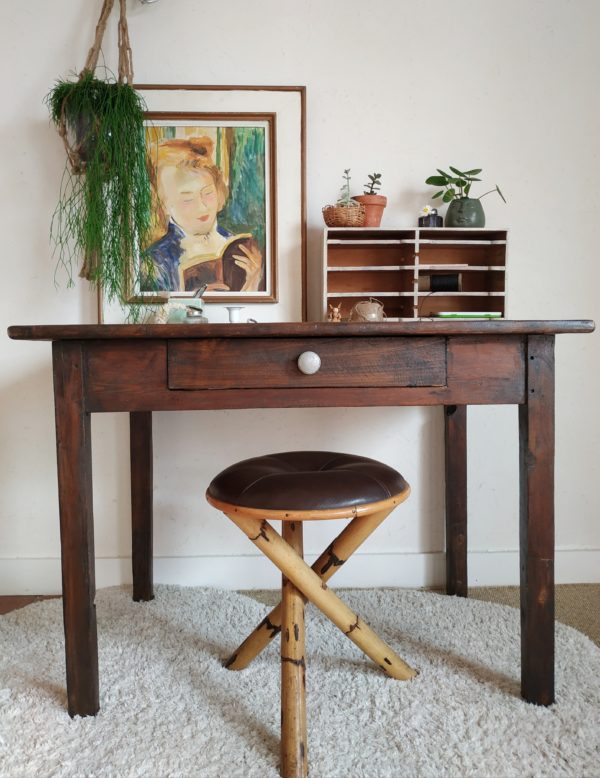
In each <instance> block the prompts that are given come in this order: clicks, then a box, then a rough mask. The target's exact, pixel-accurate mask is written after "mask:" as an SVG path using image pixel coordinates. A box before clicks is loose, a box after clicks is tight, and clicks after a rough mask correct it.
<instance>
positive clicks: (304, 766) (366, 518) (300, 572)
mask: <svg viewBox="0 0 600 778" xmlns="http://www.w3.org/2000/svg"><path fill="white" fill-rule="evenodd" d="M409 493H410V488H409V487H408V486H407V487H406V489H405V490H404V491H403V492H401V493H399V494H396V495H393V496H392V497H390V498H389V499H387V500H383V501H381V502H377V503H370V504H365V505H358V506H352V507H345V508H334V509H331V510H321V511H316V510H315V511H298V510H293V511H283V510H261V509H257V508H247V507H243V506H240V505H234V504H231V503H225V502H222V501H220V500H217V499H215V498H213V497H212V496H211V495H210V494H207V495H206V497H207V500H208V501H209V502H210V503H211V505H213V506H214V507H216V508H218V509H219V510H221V511H222V512H223V513H225V515H226V516H228V517H229V518H230V519H231V520H232V521H233V522H234V524H237V526H238V527H239V528H240V529H241V530H242V532H244V533H245V534H246V535H247V536H248V538H250V540H251V541H252V542H253V543H254V544H255V545H256V546H257V547H258V548H259V549H260V550H261V551H262V552H263V553H264V554H265V556H267V557H268V558H269V559H270V560H271V561H272V562H273V563H274V564H275V565H276V566H277V567H278V568H279V570H281V572H282V574H283V579H282V602H281V603H280V605H278V606H277V607H276V608H274V609H273V610H272V611H271V613H269V615H268V616H267V617H266V618H265V619H263V621H261V623H260V624H259V625H258V626H257V627H256V629H255V630H254V631H253V632H252V633H251V634H250V635H249V636H248V638H246V640H245V641H244V642H243V643H242V644H241V645H240V646H239V648H238V649H237V650H236V651H234V653H233V654H232V655H231V657H230V658H229V659H228V660H227V662H226V667H228V668H229V669H230V670H242V669H243V668H245V667H247V666H248V664H249V663H250V662H251V661H252V660H253V659H254V658H255V657H256V656H258V654H259V653H260V652H261V651H262V650H263V649H264V648H265V646H267V645H268V643H269V642H270V641H271V640H272V639H273V638H274V637H275V635H277V634H278V633H279V632H281V774H282V776H283V777H284V778H304V777H305V776H306V775H307V773H308V757H307V738H306V703H305V693H304V686H305V657H304V604H305V602H306V601H307V600H308V601H309V602H312V603H313V605H315V606H316V607H317V608H319V610H321V611H322V612H323V613H324V614H325V615H326V616H327V617H328V618H329V619H330V620H331V621H332V622H333V623H334V624H335V625H336V627H338V628H339V629H340V630H341V631H342V632H343V633H344V634H345V635H346V636H347V637H348V638H349V639H350V640H352V642H353V643H355V644H356V645H357V646H358V647H359V648H360V649H361V650H362V651H363V652H364V653H365V654H366V655H367V656H368V657H369V658H370V659H372V660H373V661H374V662H375V663H376V664H377V665H378V666H379V667H380V668H381V669H382V670H383V671H384V672H386V673H387V674H388V675H389V676H391V677H392V678H396V679H398V680H408V679H410V678H412V677H414V676H415V675H416V671H415V670H413V669H412V668H411V667H409V665H407V664H406V663H405V662H404V661H403V660H402V659H400V657H399V656H398V655H397V654H396V653H395V652H394V651H393V650H392V649H391V648H390V647H389V646H388V645H387V644H386V643H385V642H384V641H383V640H381V639H380V638H379V637H378V636H377V635H376V634H375V633H374V632H373V630H372V629H371V628H370V627H369V626H368V625H367V624H366V623H365V622H364V621H363V620H362V619H361V618H360V617H359V616H357V615H356V614H355V613H353V611H352V610H351V609H350V608H349V607H348V606H347V605H345V604H344V603H343V602H342V600H340V599H339V597H337V595H336V594H334V593H333V592H332V591H331V590H330V589H329V588H328V587H327V584H326V581H328V580H329V579H330V578H331V576H332V575H334V574H335V572H336V570H337V569H338V568H339V567H340V565H342V564H344V562H345V561H347V559H348V558H349V557H350V556H351V555H352V554H353V553H354V551H356V549H357V548H358V547H359V546H360V545H361V544H362V543H363V542H364V541H365V540H366V539H367V538H368V537H369V535H370V534H371V533H372V532H373V531H374V530H375V529H376V528H377V527H378V526H379V525H380V524H381V523H382V522H383V520H384V519H385V518H386V517H387V516H388V515H389V514H390V513H391V511H392V510H393V509H394V508H395V507H396V506H397V505H399V504H400V503H402V502H404V500H405V499H406V498H407V497H408V495H409ZM344 518H351V519H352V521H351V522H350V524H348V525H347V526H346V527H345V528H344V530H343V531H342V532H341V533H340V534H339V535H338V537H337V538H336V539H335V540H334V541H333V542H332V543H331V544H330V545H329V546H328V548H327V549H326V550H325V551H324V552H323V553H322V554H321V556H320V557H319V558H318V559H317V561H316V562H315V563H314V564H313V566H312V568H311V567H309V566H308V565H307V564H306V562H305V561H304V559H303V543H302V522H304V521H310V520H322V519H344ZM269 521H281V522H282V534H281V535H280V534H279V533H278V532H277V531H276V530H275V529H273V527H272V526H271V524H270V523H269Z"/></svg>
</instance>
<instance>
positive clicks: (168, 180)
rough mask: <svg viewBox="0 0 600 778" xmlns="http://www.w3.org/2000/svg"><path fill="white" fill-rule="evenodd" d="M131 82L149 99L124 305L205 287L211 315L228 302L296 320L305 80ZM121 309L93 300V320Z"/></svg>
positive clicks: (302, 278) (172, 300)
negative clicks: (147, 230)
mask: <svg viewBox="0 0 600 778" xmlns="http://www.w3.org/2000/svg"><path fill="white" fill-rule="evenodd" d="M136 89H137V90H138V91H139V92H140V93H141V94H142V96H143V97H144V100H145V102H146V105H147V107H148V111H147V113H146V118H147V121H146V123H145V138H146V148H147V154H148V169H149V171H150V178H151V183H152V230H151V234H150V237H149V239H148V240H147V241H146V242H145V244H144V245H141V246H140V252H139V255H138V256H137V257H136V258H134V260H133V261H134V263H136V265H135V267H132V268H131V269H130V273H129V278H130V279H132V280H131V281H130V285H129V289H130V294H129V302H130V303H132V304H140V303H142V304H148V305H149V306H152V305H153V304H159V303H160V304H164V303H165V300H166V299H168V301H169V304H170V305H181V304H185V302H186V299H187V298H190V297H193V296H194V294H195V293H196V292H197V290H198V289H204V290H205V291H204V292H203V300H204V301H205V302H206V303H210V305H207V306H205V312H206V314H207V316H208V318H209V319H210V320H211V321H220V320H223V321H225V320H226V311H225V308H224V307H223V309H222V310H221V309H219V307H218V306H219V304H223V305H225V304H229V305H231V304H232V303H235V304H236V305H243V306H244V307H246V306H248V309H247V310H248V313H249V315H250V316H252V317H253V318H255V319H257V320H262V321H298V320H305V319H306V156H305V132H306V123H305V88H304V87H270V86H265V87H259V86H256V87H255V86H225V87H220V86H176V85H144V84H142V85H136ZM142 257H144V261H143V262H142V261H141V258H142ZM133 279H135V281H134V280H133ZM264 304H269V307H267V306H264V307H263V305H264ZM124 317H126V312H121V313H120V314H119V312H117V311H116V310H115V306H112V308H111V307H110V306H108V305H107V303H106V301H102V310H101V320H102V321H105V322H109V321H110V322H114V321H122V320H123V318H124Z"/></svg>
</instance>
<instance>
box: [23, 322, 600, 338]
mask: <svg viewBox="0 0 600 778" xmlns="http://www.w3.org/2000/svg"><path fill="white" fill-rule="evenodd" d="M594 328H595V324H594V322H593V321H591V320H589V319H568V320H520V321H519V320H511V319H501V320H477V321H404V322H339V323H338V322H335V323H334V322H269V323H259V324H201V323H194V324H32V325H17V326H12V327H9V328H8V336H9V338H12V339H13V340H120V339H128V338H129V339H132V338H133V339H161V340H162V339H172V338H277V337H281V338H300V337H314V338H334V337H357V336H363V337H364V336H369V337H382V336H387V337H390V336H423V335H558V334H565V333H586V332H593V330H594Z"/></svg>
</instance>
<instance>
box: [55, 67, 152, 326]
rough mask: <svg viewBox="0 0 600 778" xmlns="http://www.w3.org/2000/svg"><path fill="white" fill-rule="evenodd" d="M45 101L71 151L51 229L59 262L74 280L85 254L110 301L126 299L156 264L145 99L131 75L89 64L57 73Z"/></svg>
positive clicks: (86, 271)
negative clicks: (123, 77) (104, 72)
mask: <svg viewBox="0 0 600 778" xmlns="http://www.w3.org/2000/svg"><path fill="white" fill-rule="evenodd" d="M46 101H47V104H48V108H49V111H50V116H51V118H52V121H53V122H54V124H55V125H56V126H57V128H58V130H59V133H60V134H61V136H62V137H63V141H64V142H65V147H66V149H67V157H68V159H67V165H66V168H65V173H64V175H63V179H62V183H61V188H60V196H59V201H58V205H57V207H56V210H55V212H54V215H53V218H52V224H51V230H50V231H51V238H52V240H53V243H54V250H55V255H56V256H57V258H58V262H57V269H58V267H60V266H62V267H64V268H65V269H66V271H67V274H68V278H69V285H72V284H73V266H74V264H76V262H78V261H79V258H80V256H82V257H83V266H82V268H81V272H80V275H81V276H83V277H84V278H86V279H88V280H89V281H91V282H92V284H94V285H100V286H101V287H102V289H103V292H104V294H105V295H106V297H107V299H108V300H109V301H112V300H114V299H117V300H119V301H121V302H125V301H126V300H127V298H128V296H129V295H130V290H131V289H132V288H133V285H134V284H135V282H136V280H137V276H138V275H139V274H141V273H142V272H143V273H144V275H145V276H147V275H148V274H149V273H151V272H152V263H151V262H150V261H148V260H146V261H144V259H143V258H142V259H141V260H140V259H139V246H140V244H141V245H144V243H145V241H146V239H147V236H148V233H149V229H150V225H151V208H152V201H151V186H150V178H149V172H148V167H147V164H146V146H145V136H144V110H145V105H144V101H143V99H142V98H141V96H140V95H139V94H138V93H137V92H136V91H135V90H134V89H133V88H132V87H131V86H130V85H129V84H128V83H121V82H119V81H110V80H100V79H98V78H96V77H95V76H94V74H93V72H92V71H88V70H84V71H83V73H82V74H81V76H80V77H79V78H78V79H77V80H74V81H68V80H59V81H57V82H56V84H55V85H54V87H53V88H52V90H51V91H50V93H49V94H48V95H47V98H46ZM142 265H145V266H144V267H142ZM131 313H132V315H133V316H135V314H136V309H135V308H133V309H132V311H131Z"/></svg>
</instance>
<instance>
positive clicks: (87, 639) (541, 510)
mask: <svg viewBox="0 0 600 778" xmlns="http://www.w3.org/2000/svg"><path fill="white" fill-rule="evenodd" d="M593 329H594V324H593V322H590V321H508V320H502V321H455V322H448V321H446V322H442V321H431V322H425V321H420V322H399V323H387V322H386V323H381V324H353V323H348V324H329V323H310V322H307V323H301V324H194V325H65V326H53V325H48V326H18V327H10V328H9V331H8V333H9V336H10V337H11V338H14V339H20V340H50V341H52V360H53V369H54V402H55V411H56V437H57V452H58V453H57V455H58V492H59V504H60V528H61V547H62V577H63V607H64V624H65V639H66V667H67V692H68V708H69V713H70V714H71V716H74V715H82V716H85V715H94V714H95V713H97V711H98V709H99V687H98V645H97V635H96V611H95V605H94V598H95V581H94V537H93V515H92V467H91V439H90V414H91V413H97V412H102V411H128V412H129V414H130V431H131V440H130V448H131V494H132V498H131V500H132V527H133V538H132V541H133V542H132V545H133V552H132V557H133V597H134V599H135V600H149V599H152V596H153V594H152V411H165V410H167V411H177V410H210V409H218V408H294V407H314V406H329V407H331V406H344V407H351V406H400V405H443V406H445V431H446V552H447V591H448V593H449V594H458V595H461V596H466V595H467V447H466V429H467V426H466V425H467V418H466V406H467V405H471V404H517V405H518V406H519V441H520V444H519V452H520V487H519V488H520V541H519V542H520V553H521V646H522V650H521V693H522V696H523V697H524V699H525V700H528V701H529V702H534V703H537V704H540V705H550V704H551V703H552V702H553V700H554V340H555V335H557V334H562V333H585V332H591V331H592V330H593ZM306 351H311V352H315V353H317V354H319V356H320V358H321V367H320V369H319V370H318V371H317V372H316V373H314V374H312V375H305V374H304V373H302V372H301V371H300V370H299V368H298V362H297V360H298V357H299V356H300V354H302V353H303V352H306Z"/></svg>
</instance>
